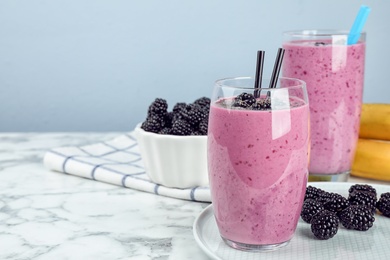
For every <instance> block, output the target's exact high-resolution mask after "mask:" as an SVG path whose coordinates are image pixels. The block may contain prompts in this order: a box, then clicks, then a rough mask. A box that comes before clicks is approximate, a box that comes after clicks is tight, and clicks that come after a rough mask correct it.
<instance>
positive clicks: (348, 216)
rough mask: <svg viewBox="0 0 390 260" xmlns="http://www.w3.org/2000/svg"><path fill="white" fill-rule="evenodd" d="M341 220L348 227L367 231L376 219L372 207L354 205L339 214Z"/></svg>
mask: <svg viewBox="0 0 390 260" xmlns="http://www.w3.org/2000/svg"><path fill="white" fill-rule="evenodd" d="M339 218H340V222H341V224H342V225H343V226H344V227H345V228H346V229H354V230H359V231H366V230H368V229H370V228H371V227H372V226H373V224H374V221H375V217H374V216H373V215H372V213H371V209H370V208H368V207H366V206H364V205H352V206H349V207H348V208H346V209H344V210H343V211H341V212H340V214H339Z"/></svg>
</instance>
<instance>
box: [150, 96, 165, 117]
mask: <svg viewBox="0 0 390 260" xmlns="http://www.w3.org/2000/svg"><path fill="white" fill-rule="evenodd" d="M166 113H168V103H167V101H166V100H165V99H162V98H156V99H155V100H154V101H153V102H152V104H150V106H149V109H148V117H150V116H151V115H164V114H166Z"/></svg>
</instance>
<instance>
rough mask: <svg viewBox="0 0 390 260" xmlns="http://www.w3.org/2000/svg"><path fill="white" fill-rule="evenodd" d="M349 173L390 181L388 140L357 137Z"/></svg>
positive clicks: (389, 145) (389, 143) (389, 146)
mask: <svg viewBox="0 0 390 260" xmlns="http://www.w3.org/2000/svg"><path fill="white" fill-rule="evenodd" d="M351 175H352V176H356V177H362V178H368V179H374V180H382V181H390V141H383V140H373V139H362V138H359V140H358V144H357V148H356V153H355V159H354V161H353V164H352V172H351Z"/></svg>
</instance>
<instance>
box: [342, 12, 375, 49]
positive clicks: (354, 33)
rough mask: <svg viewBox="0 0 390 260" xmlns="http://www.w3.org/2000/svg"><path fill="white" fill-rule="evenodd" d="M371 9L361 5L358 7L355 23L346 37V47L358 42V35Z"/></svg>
mask: <svg viewBox="0 0 390 260" xmlns="http://www.w3.org/2000/svg"><path fill="white" fill-rule="evenodd" d="M370 11H371V9H370V8H369V7H368V6H365V5H362V6H361V7H360V10H359V13H358V14H357V16H356V18H355V22H354V23H353V25H352V28H351V31H349V35H348V42H347V44H348V45H352V44H355V43H357V42H358V40H359V38H360V33H361V32H362V29H363V26H364V24H365V23H366V21H367V17H368V14H369V13H370Z"/></svg>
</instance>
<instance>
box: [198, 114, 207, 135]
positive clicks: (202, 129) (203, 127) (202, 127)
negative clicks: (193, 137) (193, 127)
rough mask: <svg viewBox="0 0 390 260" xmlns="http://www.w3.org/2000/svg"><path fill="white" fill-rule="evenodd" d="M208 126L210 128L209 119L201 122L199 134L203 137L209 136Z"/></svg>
mask: <svg viewBox="0 0 390 260" xmlns="http://www.w3.org/2000/svg"><path fill="white" fill-rule="evenodd" d="M208 126H209V119H208V118H204V119H203V120H202V121H200V123H199V132H200V133H201V135H207V131H208Z"/></svg>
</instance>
